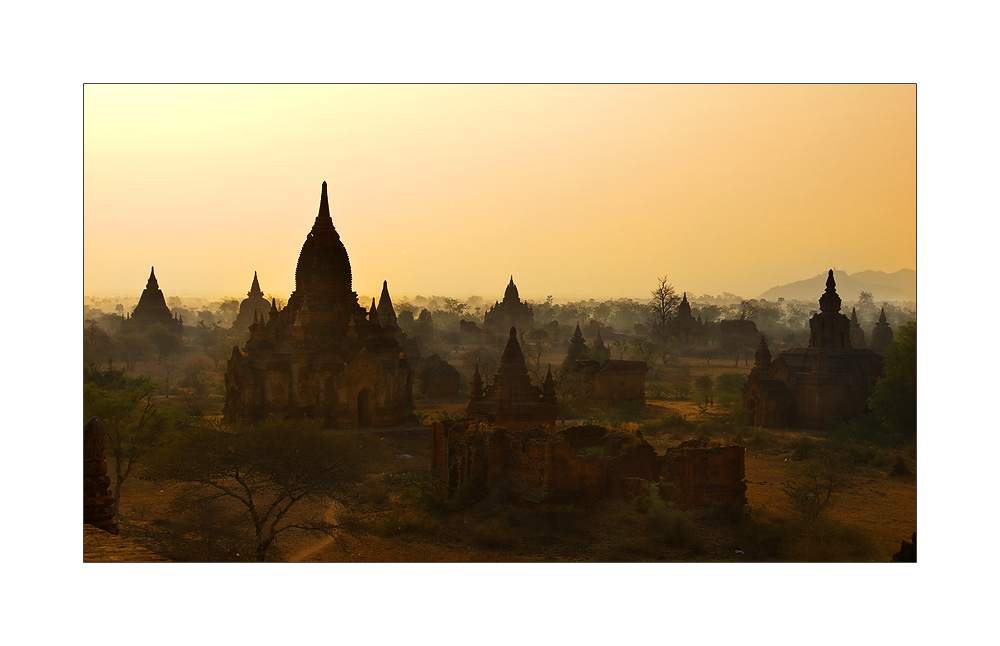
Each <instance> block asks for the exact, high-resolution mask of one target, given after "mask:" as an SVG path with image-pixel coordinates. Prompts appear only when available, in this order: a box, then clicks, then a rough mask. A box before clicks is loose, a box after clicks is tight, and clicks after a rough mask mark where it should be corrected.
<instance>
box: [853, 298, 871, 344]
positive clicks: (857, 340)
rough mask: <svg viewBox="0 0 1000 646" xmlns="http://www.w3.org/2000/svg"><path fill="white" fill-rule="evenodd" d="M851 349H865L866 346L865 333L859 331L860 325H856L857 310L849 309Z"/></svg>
mask: <svg viewBox="0 0 1000 646" xmlns="http://www.w3.org/2000/svg"><path fill="white" fill-rule="evenodd" d="M851 347H852V348H867V347H868V345H867V344H866V343H865V331H864V330H862V329H861V324H860V323H858V311H857V308H854V307H852V308H851Z"/></svg>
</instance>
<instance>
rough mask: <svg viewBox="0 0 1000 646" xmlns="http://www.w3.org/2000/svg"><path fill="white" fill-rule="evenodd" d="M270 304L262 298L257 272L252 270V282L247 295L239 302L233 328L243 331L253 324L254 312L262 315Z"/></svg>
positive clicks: (262, 293)
mask: <svg viewBox="0 0 1000 646" xmlns="http://www.w3.org/2000/svg"><path fill="white" fill-rule="evenodd" d="M270 309H271V304H270V303H268V302H267V299H266V298H264V292H262V291H261V290H260V283H259V282H257V272H253V283H252V284H251V285H250V291H249V292H247V297H246V298H244V299H243V301H242V302H241V303H240V313H239V314H237V315H236V320H235V321H233V329H234V330H239V331H241V332H242V331H243V330H246V329H247V328H248V327H250V326H251V325H253V317H254V314H257V315H258V316H259V315H263V314H265V313H267V312H268V311H270Z"/></svg>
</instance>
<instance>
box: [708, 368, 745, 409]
mask: <svg viewBox="0 0 1000 646" xmlns="http://www.w3.org/2000/svg"><path fill="white" fill-rule="evenodd" d="M746 380H747V377H746V375H741V374H739V373H734V372H728V373H726V374H722V375H719V376H718V377H716V378H715V389H714V392H715V400H716V403H718V404H721V405H723V406H733V405H735V404H737V403H740V402H742V401H743V384H744V383H746Z"/></svg>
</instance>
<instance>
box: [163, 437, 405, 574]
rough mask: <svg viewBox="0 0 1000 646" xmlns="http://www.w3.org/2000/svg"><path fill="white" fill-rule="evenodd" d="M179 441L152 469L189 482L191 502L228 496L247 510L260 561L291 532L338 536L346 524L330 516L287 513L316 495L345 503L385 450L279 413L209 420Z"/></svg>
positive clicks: (187, 489)
mask: <svg viewBox="0 0 1000 646" xmlns="http://www.w3.org/2000/svg"><path fill="white" fill-rule="evenodd" d="M175 439H176V441H175V442H174V443H172V444H170V445H169V446H168V447H167V448H165V450H164V451H163V452H162V454H161V456H160V459H159V460H157V462H156V463H155V464H154V465H153V466H152V468H151V473H152V474H153V475H155V476H157V477H159V478H160V479H162V480H164V481H167V482H175V483H178V484H181V485H186V487H185V492H184V496H185V497H186V498H187V499H188V500H191V501H208V500H222V499H228V500H230V501H231V502H233V503H235V504H236V505H237V506H238V507H241V508H242V509H243V512H244V517H245V518H246V520H247V522H248V523H249V524H250V525H251V526H252V527H253V531H254V549H255V551H254V555H255V557H256V559H257V560H258V561H264V560H266V558H267V550H268V548H270V547H271V545H272V544H273V543H274V541H275V539H276V538H277V537H278V536H279V535H281V534H282V533H284V532H286V531H288V530H290V529H299V530H305V531H311V532H319V533H323V534H326V535H328V536H332V537H334V538H335V539H338V538H339V534H338V530H345V529H346V528H345V527H344V525H343V524H342V523H340V524H338V523H337V522H336V521H331V520H329V519H328V518H326V517H325V516H324V515H320V516H319V517H316V518H311V519H306V520H298V521H292V520H290V518H289V512H290V511H291V510H292V509H293V508H295V507H296V506H297V505H300V503H301V502H302V501H304V500H310V499H317V500H329V501H337V502H340V503H342V504H344V503H347V502H348V501H349V499H350V496H351V494H352V492H353V488H354V486H355V485H356V484H357V483H358V482H360V481H361V480H362V479H363V478H364V477H365V475H366V474H367V473H368V471H369V469H371V468H372V465H373V464H374V463H375V461H377V460H378V459H380V458H382V457H384V453H385V451H386V449H385V447H384V446H383V445H382V444H381V442H380V441H379V440H378V438H377V437H376V436H374V435H371V434H368V433H362V432H359V431H356V430H353V431H334V430H324V429H321V428H319V425H318V424H316V423H312V422H308V421H305V420H288V421H283V420H276V419H273V418H270V419H268V420H265V421H263V422H261V423H260V424H258V425H255V426H243V427H238V428H235V429H226V428H224V427H221V426H217V425H212V424H208V423H205V424H202V425H199V426H196V427H192V428H191V429H190V430H188V431H187V432H185V433H183V434H178V436H177V437H176V438H175Z"/></svg>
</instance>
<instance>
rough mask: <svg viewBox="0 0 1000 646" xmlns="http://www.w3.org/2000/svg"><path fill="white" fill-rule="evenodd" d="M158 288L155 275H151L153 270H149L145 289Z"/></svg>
mask: <svg viewBox="0 0 1000 646" xmlns="http://www.w3.org/2000/svg"><path fill="white" fill-rule="evenodd" d="M159 288H160V286H159V285H157V284H156V274H154V273H153V268H152V267H150V268H149V280H147V281H146V289H159Z"/></svg>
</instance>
